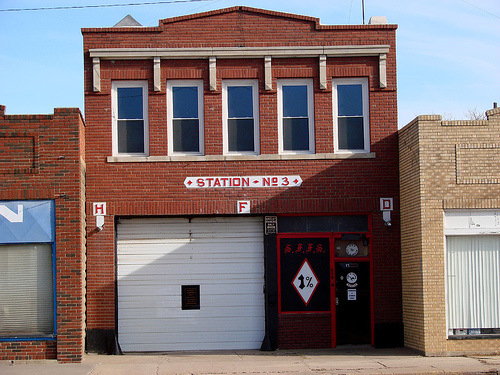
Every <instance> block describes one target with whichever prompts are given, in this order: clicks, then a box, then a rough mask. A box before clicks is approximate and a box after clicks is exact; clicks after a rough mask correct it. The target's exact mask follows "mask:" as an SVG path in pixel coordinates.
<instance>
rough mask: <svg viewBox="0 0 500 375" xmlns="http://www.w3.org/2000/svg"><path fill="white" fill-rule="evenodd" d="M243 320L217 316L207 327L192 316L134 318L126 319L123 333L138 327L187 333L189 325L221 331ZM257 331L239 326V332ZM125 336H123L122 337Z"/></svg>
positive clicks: (133, 330) (160, 331) (151, 330)
mask: <svg viewBox="0 0 500 375" xmlns="http://www.w3.org/2000/svg"><path fill="white" fill-rule="evenodd" d="M241 322H242V318H240V317H224V318H221V317H220V316H216V317H214V318H213V319H212V324H211V326H210V327H209V329H207V327H206V325H204V324H202V323H203V322H201V321H199V320H196V319H193V318H192V317H186V316H183V317H175V318H170V319H164V318H155V319H147V320H143V321H141V322H136V321H134V320H133V319H124V321H123V330H122V332H121V334H122V335H124V334H127V335H130V334H133V333H134V332H135V331H136V330H137V329H140V330H141V331H142V332H158V333H165V334H170V333H172V334H173V333H176V332H177V333H183V334H185V331H186V327H189V329H190V330H192V331H196V330H198V331H201V332H204V331H221V330H225V329H227V326H228V325H229V326H238V325H240V324H241ZM244 331H245V332H246V331H255V329H254V328H252V327H249V326H246V325H243V326H241V327H239V328H238V332H244ZM121 338H123V336H122V337H121Z"/></svg>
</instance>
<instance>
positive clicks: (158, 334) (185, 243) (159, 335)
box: [117, 217, 264, 351]
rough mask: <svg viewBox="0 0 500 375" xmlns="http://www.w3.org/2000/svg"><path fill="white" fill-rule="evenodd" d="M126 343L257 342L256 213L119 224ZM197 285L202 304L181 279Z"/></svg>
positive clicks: (201, 346) (259, 255) (260, 273)
mask: <svg viewBox="0 0 500 375" xmlns="http://www.w3.org/2000/svg"><path fill="white" fill-rule="evenodd" d="M117 230H118V241H117V253H118V255H117V257H118V334H119V342H120V345H121V347H122V349H123V350H124V351H167V350H205V349H256V348H259V347H260V345H261V342H262V339H263V337H264V295H263V284H264V264H263V263H264V262H263V257H264V250H263V233H262V219H261V218H253V217H247V218H241V217H238V218H220V217H219V218H194V219H191V220H189V219H184V218H178V219H167V218H163V219H146V218H141V219H126V220H122V221H121V223H120V224H119V225H118V228H117ZM193 284H194V285H200V298H201V308H200V310H182V309H181V285H193Z"/></svg>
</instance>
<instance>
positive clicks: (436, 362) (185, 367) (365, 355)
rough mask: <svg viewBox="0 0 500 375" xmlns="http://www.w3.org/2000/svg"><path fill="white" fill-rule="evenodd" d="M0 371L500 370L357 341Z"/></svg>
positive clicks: (201, 374) (31, 364) (151, 374)
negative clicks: (329, 346)
mask: <svg viewBox="0 0 500 375" xmlns="http://www.w3.org/2000/svg"><path fill="white" fill-rule="evenodd" d="M0 374H2V375H11V374H23V375H24V374H26V375H28V374H29V375H33V374H35V375H49V374H50V375H59V374H61V375H62V374H71V375H73V374H74V375H111V374H112V375H132V374H146V375H174V374H191V375H193V374H196V375H215V374H217V375H220V374H292V375H302V374H317V375H322V374H500V356H475V357H422V356H419V355H417V354H415V352H413V351H411V350H409V349H403V348H398V349H374V348H371V347H357V346H356V347H341V348H337V349H328V350H326V349H325V350H278V351H275V352H260V351H257V350H239V351H214V352H173V353H166V354H158V353H155V354H127V355H123V356H101V355H86V356H85V357H84V359H83V361H82V363H80V364H60V363H57V362H56V361H17V362H14V363H11V362H7V361H2V362H0Z"/></svg>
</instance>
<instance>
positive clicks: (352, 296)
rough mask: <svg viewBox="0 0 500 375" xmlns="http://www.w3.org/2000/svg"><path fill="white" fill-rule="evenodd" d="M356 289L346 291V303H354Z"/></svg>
mask: <svg viewBox="0 0 500 375" xmlns="http://www.w3.org/2000/svg"><path fill="white" fill-rule="evenodd" d="M356 299H357V296H356V289H347V300H348V301H356Z"/></svg>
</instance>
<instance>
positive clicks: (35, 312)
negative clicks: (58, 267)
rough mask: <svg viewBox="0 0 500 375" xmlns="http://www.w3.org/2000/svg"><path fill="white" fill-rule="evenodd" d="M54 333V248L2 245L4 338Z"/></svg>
mask: <svg viewBox="0 0 500 375" xmlns="http://www.w3.org/2000/svg"><path fill="white" fill-rule="evenodd" d="M53 333H54V287H53V280H52V245H48V244H17V245H0V337H1V336H23V337H26V336H28V337H37V336H47V335H48V334H53Z"/></svg>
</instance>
